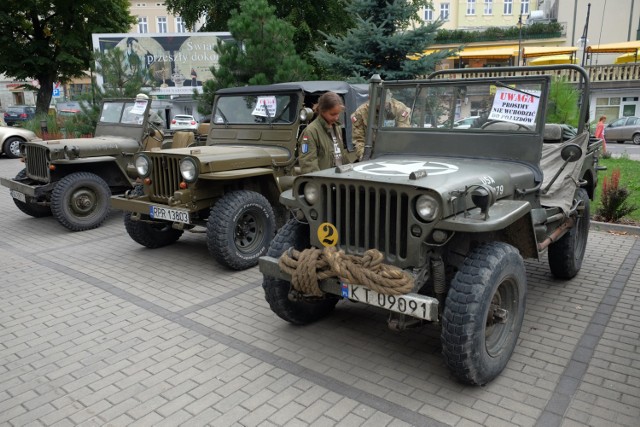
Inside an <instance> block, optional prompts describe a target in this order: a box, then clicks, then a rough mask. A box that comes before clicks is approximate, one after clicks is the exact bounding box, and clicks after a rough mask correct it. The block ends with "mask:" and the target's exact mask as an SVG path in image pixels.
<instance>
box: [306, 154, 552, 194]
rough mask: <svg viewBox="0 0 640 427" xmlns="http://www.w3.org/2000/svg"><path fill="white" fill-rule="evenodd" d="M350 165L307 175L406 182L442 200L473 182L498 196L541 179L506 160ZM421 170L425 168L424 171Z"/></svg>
mask: <svg viewBox="0 0 640 427" xmlns="http://www.w3.org/2000/svg"><path fill="white" fill-rule="evenodd" d="M351 166H353V169H351V170H349V171H347V172H342V173H335V172H334V169H328V170H324V171H320V172H314V173H312V174H309V175H311V176H318V177H322V178H324V179H329V180H338V179H339V180H343V179H344V180H349V181H358V182H365V183H366V182H368V183H372V184H374V185H407V186H411V187H414V188H421V189H425V190H432V191H434V192H436V193H439V194H440V195H441V197H442V199H443V200H448V199H449V197H450V195H451V193H452V192H458V191H461V190H465V187H467V186H470V185H474V184H485V185H489V186H491V187H493V188H494V190H495V191H496V195H497V196H498V198H503V197H509V196H511V195H512V194H513V193H514V191H515V189H516V188H518V189H527V188H532V187H534V186H535V185H536V184H537V183H538V182H539V180H540V179H541V174H540V172H539V171H538V170H537V169H536V168H535V167H534V166H533V165H531V164H527V163H519V162H513V161H505V160H488V159H470V158H469V159H467V158H459V157H456V158H452V157H429V156H420V157H411V158H410V159H407V156H403V157H399V156H381V157H377V158H376V159H374V160H368V161H366V162H360V163H355V164H353V165H349V167H351ZM420 171H425V172H426V175H424V174H423V172H420ZM412 173H414V174H416V176H412Z"/></svg>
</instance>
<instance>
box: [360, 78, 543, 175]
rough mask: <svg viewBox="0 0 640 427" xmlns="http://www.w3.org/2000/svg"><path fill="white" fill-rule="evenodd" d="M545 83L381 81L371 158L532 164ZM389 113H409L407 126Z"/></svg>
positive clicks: (538, 139)
mask: <svg viewBox="0 0 640 427" xmlns="http://www.w3.org/2000/svg"><path fill="white" fill-rule="evenodd" d="M550 81H551V77H550V76H548V75H543V76H538V75H536V76H523V77H499V78H498V77H496V78H468V79H452V78H451V79H433V80H421V81H401V82H384V83H383V84H382V90H381V91H380V98H379V100H378V101H377V102H376V103H377V104H378V105H383V109H384V112H383V113H382V114H380V116H381V117H379V121H378V128H377V132H375V133H374V134H373V137H372V141H374V143H373V150H372V157H377V156H380V155H384V154H402V155H407V154H415V155H433V156H455V157H466V156H468V157H473V158H480V157H483V158H491V159H509V160H518V161H525V162H530V163H533V164H536V163H538V162H539V159H540V151H541V147H542V141H543V139H542V134H543V130H544V125H545V113H546V111H547V106H546V103H547V94H548V88H549V84H550ZM399 103H402V104H404V107H403V106H401V105H399ZM378 110H379V108H378ZM395 111H403V112H404V114H407V113H406V112H407V111H409V113H408V114H410V123H411V126H410V127H402V126H401V125H398V123H402V121H396V120H395V117H393V115H394V112H395ZM465 119H466V120H465ZM404 123H406V120H404Z"/></svg>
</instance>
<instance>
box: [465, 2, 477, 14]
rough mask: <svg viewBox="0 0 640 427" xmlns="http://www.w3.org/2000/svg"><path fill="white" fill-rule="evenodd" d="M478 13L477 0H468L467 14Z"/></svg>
mask: <svg viewBox="0 0 640 427" xmlns="http://www.w3.org/2000/svg"><path fill="white" fill-rule="evenodd" d="M475 14H476V0H467V15H475Z"/></svg>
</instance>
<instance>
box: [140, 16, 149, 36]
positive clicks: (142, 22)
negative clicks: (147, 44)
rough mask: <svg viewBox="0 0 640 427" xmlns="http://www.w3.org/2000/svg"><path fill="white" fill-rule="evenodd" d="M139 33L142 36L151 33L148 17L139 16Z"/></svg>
mask: <svg viewBox="0 0 640 427" xmlns="http://www.w3.org/2000/svg"><path fill="white" fill-rule="evenodd" d="M138 32H139V33H140V34H144V33H148V32H149V25H148V24H147V17H146V16H138Z"/></svg>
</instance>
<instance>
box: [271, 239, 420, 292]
mask: <svg viewBox="0 0 640 427" xmlns="http://www.w3.org/2000/svg"><path fill="white" fill-rule="evenodd" d="M382 261H384V256H383V255H382V253H380V251H378V250H376V249H369V250H368V251H366V252H365V253H364V255H363V256H357V255H347V254H345V253H344V251H339V250H338V249H336V247H335V246H329V247H326V248H324V249H317V248H309V249H305V250H303V251H302V252H300V251H297V250H295V249H293V248H290V249H289V250H288V251H285V252H284V253H283V254H282V256H280V259H279V260H278V266H279V267H280V269H281V270H282V271H284V272H286V273H288V274H290V275H291V286H292V287H293V289H295V290H296V291H298V292H301V293H302V294H304V295H313V296H322V295H323V292H322V290H320V287H319V281H321V280H323V279H327V278H329V277H338V278H340V279H342V280H343V281H345V282H347V283H353V284H358V285H361V286H364V287H366V288H369V289H371V290H373V291H376V292H378V293H381V294H385V295H401V294H406V293H408V292H410V291H411V290H412V289H413V277H411V275H410V274H409V273H407V272H405V271H403V270H401V269H400V268H398V267H395V266H392V265H388V264H383V263H382Z"/></svg>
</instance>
